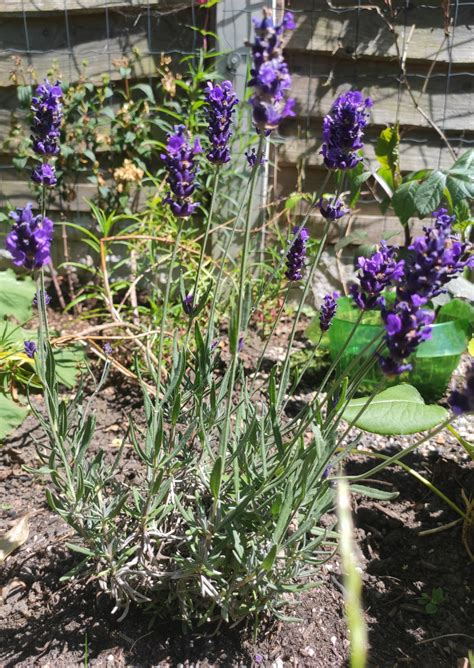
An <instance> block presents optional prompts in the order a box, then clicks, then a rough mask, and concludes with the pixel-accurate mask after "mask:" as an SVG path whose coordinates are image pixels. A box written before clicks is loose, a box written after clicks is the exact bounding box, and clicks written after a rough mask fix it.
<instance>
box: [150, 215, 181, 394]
mask: <svg viewBox="0 0 474 668" xmlns="http://www.w3.org/2000/svg"><path fill="white" fill-rule="evenodd" d="M183 224H184V221H183V219H182V218H181V219H180V222H179V227H178V233H177V234H176V240H175V242H174V245H173V252H172V254H171V260H170V266H169V269H168V277H167V281H166V289H165V298H164V301H163V311H162V314H161V325H160V344H159V348H158V362H157V367H158V368H157V370H156V372H157V374H156V375H157V381H156V382H157V388H156V401H157V402H158V401H159V394H160V386H161V364H162V362H163V346H164V341H165V324H166V316H167V315H168V305H169V299H170V291H171V278H172V274H173V269H174V263H175V261H176V255H177V253H178V248H179V243H180V240H181V234H182V231H183Z"/></svg>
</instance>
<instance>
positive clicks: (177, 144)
mask: <svg viewBox="0 0 474 668" xmlns="http://www.w3.org/2000/svg"><path fill="white" fill-rule="evenodd" d="M167 139H168V143H167V146H166V153H162V154H161V159H162V160H163V162H164V163H165V165H166V168H167V171H168V176H167V182H168V185H169V187H170V190H171V192H169V193H168V194H167V195H166V197H165V198H164V202H165V203H166V204H169V205H170V207H171V210H172V211H173V213H174V214H175V215H176V216H178V217H179V218H188V217H189V216H191V215H192V214H193V213H194V211H195V210H196V208H197V207H198V206H199V202H193V198H192V196H193V193H194V190H195V187H196V186H195V179H196V172H197V165H196V155H197V154H198V153H201V151H202V149H201V145H200V143H199V140H198V139H195V141H194V144H193V145H191V144H190V142H189V138H188V132H187V130H186V127H185V126H184V125H175V126H174V133H170V134H169V135H168V138H167Z"/></svg>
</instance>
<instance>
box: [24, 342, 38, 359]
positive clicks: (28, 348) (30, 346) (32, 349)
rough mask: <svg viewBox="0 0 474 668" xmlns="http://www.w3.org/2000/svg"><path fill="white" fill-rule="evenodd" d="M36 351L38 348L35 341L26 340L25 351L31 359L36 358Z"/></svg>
mask: <svg viewBox="0 0 474 668" xmlns="http://www.w3.org/2000/svg"><path fill="white" fill-rule="evenodd" d="M36 351H37V348H36V343H35V342H34V341H25V353H26V355H27V356H28V357H29V358H30V359H33V358H34V356H35V354H36Z"/></svg>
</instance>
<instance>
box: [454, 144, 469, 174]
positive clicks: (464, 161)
mask: <svg viewBox="0 0 474 668" xmlns="http://www.w3.org/2000/svg"><path fill="white" fill-rule="evenodd" d="M452 170H462V171H465V172H471V171H473V170H474V148H471V149H469V151H466V153H463V154H462V156H461V157H460V158H458V159H457V160H456V162H455V163H454V164H453V166H452V167H451V169H450V170H449V171H450V172H451V171H452Z"/></svg>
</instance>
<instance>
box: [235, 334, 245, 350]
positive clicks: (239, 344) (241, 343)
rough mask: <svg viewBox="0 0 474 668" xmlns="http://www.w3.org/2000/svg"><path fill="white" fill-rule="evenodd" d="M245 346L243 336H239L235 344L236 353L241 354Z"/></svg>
mask: <svg viewBox="0 0 474 668" xmlns="http://www.w3.org/2000/svg"><path fill="white" fill-rule="evenodd" d="M244 345H245V339H244V337H243V336H239V340H238V342H237V352H239V353H241V352H242V350H243V349H244Z"/></svg>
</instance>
